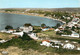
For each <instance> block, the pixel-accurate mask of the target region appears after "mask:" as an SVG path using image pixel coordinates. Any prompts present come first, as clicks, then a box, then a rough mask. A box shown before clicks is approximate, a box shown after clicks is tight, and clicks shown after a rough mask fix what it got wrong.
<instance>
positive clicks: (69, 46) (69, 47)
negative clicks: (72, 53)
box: [63, 43, 75, 49]
mask: <svg viewBox="0 0 80 55" xmlns="http://www.w3.org/2000/svg"><path fill="white" fill-rule="evenodd" d="M63 48H66V49H74V48H75V46H74V45H72V44H70V43H67V44H65V45H64V46H63Z"/></svg>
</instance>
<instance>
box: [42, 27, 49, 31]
mask: <svg viewBox="0 0 80 55" xmlns="http://www.w3.org/2000/svg"><path fill="white" fill-rule="evenodd" d="M41 29H42V31H47V30H49V28H47V27H42V28H41Z"/></svg>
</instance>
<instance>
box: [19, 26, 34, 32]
mask: <svg viewBox="0 0 80 55" xmlns="http://www.w3.org/2000/svg"><path fill="white" fill-rule="evenodd" d="M20 30H21V31H23V32H26V33H28V32H30V31H33V27H32V26H29V27H25V26H24V27H20Z"/></svg>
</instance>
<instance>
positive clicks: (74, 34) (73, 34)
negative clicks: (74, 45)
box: [61, 31, 80, 38]
mask: <svg viewBox="0 0 80 55" xmlns="http://www.w3.org/2000/svg"><path fill="white" fill-rule="evenodd" d="M61 36H68V37H77V38H79V37H80V35H79V34H78V33H76V32H74V31H72V34H71V35H64V34H62V35H61Z"/></svg>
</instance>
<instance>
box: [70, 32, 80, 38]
mask: <svg viewBox="0 0 80 55" xmlns="http://www.w3.org/2000/svg"><path fill="white" fill-rule="evenodd" d="M71 37H78V38H79V37H80V36H79V34H78V33H76V32H74V31H72V34H71Z"/></svg>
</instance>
